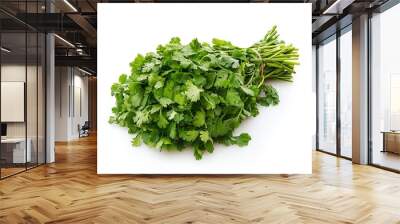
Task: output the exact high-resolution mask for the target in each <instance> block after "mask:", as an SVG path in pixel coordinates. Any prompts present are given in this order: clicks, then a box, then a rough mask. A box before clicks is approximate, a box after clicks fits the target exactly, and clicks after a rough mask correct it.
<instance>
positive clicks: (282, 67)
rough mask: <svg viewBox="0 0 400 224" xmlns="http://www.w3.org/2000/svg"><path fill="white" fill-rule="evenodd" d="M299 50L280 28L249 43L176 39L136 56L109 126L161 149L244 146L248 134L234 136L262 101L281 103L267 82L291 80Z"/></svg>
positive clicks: (116, 90)
mask: <svg viewBox="0 0 400 224" xmlns="http://www.w3.org/2000/svg"><path fill="white" fill-rule="evenodd" d="M298 57H299V55H298V50H297V49H296V48H295V47H294V46H292V45H290V44H285V42H283V41H281V40H279V36H278V34H277V30H276V27H273V28H272V29H271V30H270V31H269V32H268V33H267V34H266V35H265V37H264V38H263V39H262V40H260V41H259V42H257V43H255V44H254V45H252V46H251V47H248V48H241V47H237V46H234V45H233V44H232V43H230V42H228V41H225V40H220V39H213V41H212V44H208V43H202V42H199V40H197V39H193V40H192V41H191V42H190V43H189V44H187V45H183V44H182V43H181V41H180V39H179V38H178V37H174V38H172V39H171V41H170V42H169V43H167V44H165V45H159V46H158V48H157V51H156V52H150V53H147V54H146V55H145V56H143V55H140V54H139V55H137V57H136V58H135V60H134V61H132V62H131V64H130V67H131V74H130V75H126V74H123V75H121V76H120V77H119V80H118V82H117V83H114V84H113V85H112V87H111V91H112V95H113V96H114V97H115V99H116V105H115V107H113V108H112V112H113V116H111V117H110V123H115V124H118V125H120V126H122V127H127V128H128V131H129V133H131V134H134V135H135V137H134V138H133V140H132V145H133V146H139V145H140V144H141V143H142V142H144V143H145V144H146V145H149V146H152V147H156V148H159V149H160V150H179V151H181V150H183V149H184V148H186V147H190V146H191V148H192V149H193V153H194V156H195V158H196V159H201V158H202V156H203V154H204V153H205V152H209V153H212V152H213V150H214V143H223V144H226V145H231V144H236V145H238V146H245V145H247V144H248V142H249V141H250V139H251V137H250V135H249V134H247V133H242V134H240V135H239V136H233V131H234V130H235V128H237V127H238V126H239V125H240V123H241V122H242V121H243V120H244V119H246V118H248V117H250V116H252V117H255V116H256V115H257V114H258V113H259V110H258V105H262V106H272V105H277V104H278V103H279V97H278V93H277V91H276V90H275V89H274V87H272V86H271V85H270V84H268V82H269V81H270V80H282V81H292V75H293V74H294V66H295V65H296V64H298V62H297V61H298Z"/></svg>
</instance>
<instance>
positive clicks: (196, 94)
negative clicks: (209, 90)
mask: <svg viewBox="0 0 400 224" xmlns="http://www.w3.org/2000/svg"><path fill="white" fill-rule="evenodd" d="M202 91H203V90H202V89H201V88H199V87H197V86H195V85H193V83H192V82H190V81H188V82H186V91H185V92H184V94H185V96H186V97H187V98H188V99H189V100H190V101H192V102H196V101H198V100H199V99H200V93H201V92H202Z"/></svg>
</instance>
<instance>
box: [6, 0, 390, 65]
mask: <svg viewBox="0 0 400 224" xmlns="http://www.w3.org/2000/svg"><path fill="white" fill-rule="evenodd" d="M47 1H48V4H47V8H46V0H34V1H29V0H28V1H26V0H1V2H0V21H1V24H2V30H5V32H18V30H24V29H25V28H26V27H32V29H35V30H38V31H39V32H45V31H46V32H55V33H56V34H57V35H58V36H59V37H61V38H56V40H55V44H56V63H57V64H58V65H72V66H82V67H86V68H88V69H90V70H92V71H94V72H95V71H96V53H97V51H96V47H97V41H96V40H97V3H106V2H108V3H135V2H136V3H137V2H187V1H184V0H154V1H150V0H47ZM386 1H387V0H291V1H290V0H250V1H249V0H247V1H245V0H230V1H226V0H217V1H215V0H198V1H193V0H192V1H190V2H256V3H258V2H268V3H312V12H313V15H312V21H311V22H312V23H313V41H314V42H316V41H319V40H320V39H321V38H324V37H325V36H326V35H329V32H335V29H336V28H335V29H332V27H333V26H335V24H336V23H337V21H338V20H341V19H342V20H343V18H345V17H346V16H347V17H349V16H350V17H351V16H354V15H357V13H360V12H364V11H365V10H368V9H372V8H374V7H377V6H379V5H381V4H383V3H384V2H386ZM50 8H51V10H50ZM50 11H52V13H49V12H50ZM25 12H27V13H25ZM327 12H328V13H327ZM288 16H290V15H288ZM349 21H350V23H351V18H350V19H349ZM329 29H331V31H329ZM328 31H329V32H328ZM17 36H18V35H17ZM18 40H19V39H18V38H15V41H16V42H17V41H18ZM64 40H66V41H67V42H69V43H71V44H72V45H73V47H72V45H71V44H68V43H66V41H64ZM16 45H18V44H17V43H16Z"/></svg>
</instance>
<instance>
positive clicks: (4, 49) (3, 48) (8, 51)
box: [0, 47, 11, 53]
mask: <svg viewBox="0 0 400 224" xmlns="http://www.w3.org/2000/svg"><path fill="white" fill-rule="evenodd" d="M0 49H1V50H2V51H4V52H6V53H10V52H11V50H9V49H7V48H5V47H1V48H0Z"/></svg>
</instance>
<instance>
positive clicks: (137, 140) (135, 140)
mask: <svg viewBox="0 0 400 224" xmlns="http://www.w3.org/2000/svg"><path fill="white" fill-rule="evenodd" d="M141 144H142V137H141V136H140V134H137V135H136V137H134V138H133V139H132V146H140V145H141Z"/></svg>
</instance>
